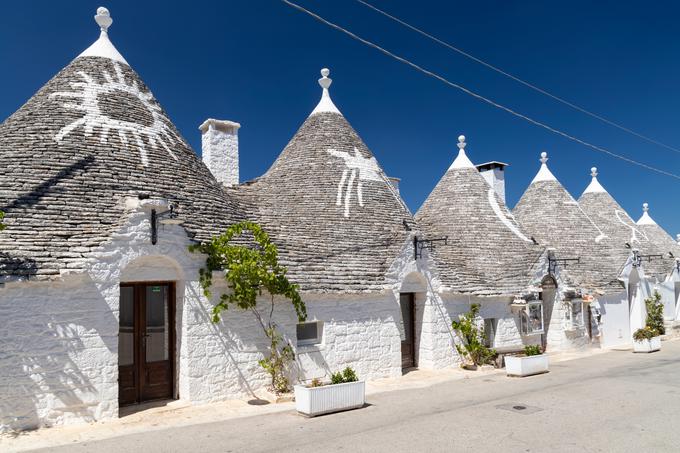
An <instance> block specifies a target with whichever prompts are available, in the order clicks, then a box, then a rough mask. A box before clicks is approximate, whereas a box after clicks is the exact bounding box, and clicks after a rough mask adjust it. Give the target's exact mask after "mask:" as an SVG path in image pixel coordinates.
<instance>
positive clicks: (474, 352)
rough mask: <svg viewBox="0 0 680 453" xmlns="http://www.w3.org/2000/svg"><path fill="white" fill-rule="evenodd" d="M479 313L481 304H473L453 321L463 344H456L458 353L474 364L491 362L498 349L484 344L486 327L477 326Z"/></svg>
mask: <svg viewBox="0 0 680 453" xmlns="http://www.w3.org/2000/svg"><path fill="white" fill-rule="evenodd" d="M478 314H479V304H472V305H471V306H470V311H469V312H467V313H465V314H463V315H460V316H459V321H453V322H452V323H451V327H453V330H455V331H456V333H457V334H458V336H459V337H460V339H461V340H462V344H456V350H457V351H458V354H460V355H461V357H463V359H465V360H469V361H471V362H472V363H473V364H474V365H484V364H485V363H490V362H491V361H492V360H493V359H494V358H495V357H496V355H497V354H496V351H495V350H494V349H490V348H488V347H486V346H485V345H484V339H485V334H484V329H480V328H479V327H477V322H476V318H477V315H478Z"/></svg>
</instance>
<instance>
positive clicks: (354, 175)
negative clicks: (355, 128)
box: [328, 147, 384, 217]
mask: <svg viewBox="0 0 680 453" xmlns="http://www.w3.org/2000/svg"><path fill="white" fill-rule="evenodd" d="M328 153H329V154H330V155H332V156H335V157H339V158H341V159H343V160H344V161H345V166H346V168H345V169H344V170H343V172H342V177H341V178H340V183H339V184H338V195H337V198H336V201H335V204H336V205H337V206H342V203H343V201H342V198H343V193H344V198H345V202H344V203H345V217H349V203H350V200H351V198H352V188H353V185H354V180H355V179H356V180H357V199H358V200H359V206H362V207H363V206H364V194H363V187H362V183H361V182H362V181H384V178H383V177H382V171H381V170H380V167H379V166H378V161H376V160H375V157H370V158H366V157H364V156H362V155H361V153H360V152H359V150H358V149H357V148H356V147H355V148H354V155H352V154H351V153H346V152H344V151H337V150H335V149H329V150H328ZM348 177H349V178H348Z"/></svg>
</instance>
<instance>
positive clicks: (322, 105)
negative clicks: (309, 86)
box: [309, 68, 340, 116]
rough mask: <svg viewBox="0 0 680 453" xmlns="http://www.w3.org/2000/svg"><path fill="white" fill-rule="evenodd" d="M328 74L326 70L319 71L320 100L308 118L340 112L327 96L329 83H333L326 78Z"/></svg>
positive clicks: (328, 95) (329, 96)
mask: <svg viewBox="0 0 680 453" xmlns="http://www.w3.org/2000/svg"><path fill="white" fill-rule="evenodd" d="M330 73H331V71H330V70H329V69H328V68H323V69H322V70H321V78H320V79H319V85H321V88H323V91H322V93H321V100H320V101H319V103H318V104H317V106H316V108H315V109H314V110H312V113H310V115H309V116H312V115H314V114H315V113H322V112H330V113H340V110H338V108H337V107H336V106H335V104H333V101H332V100H331V95H330V94H328V88H329V87H330V86H331V83H333V80H332V79H331V78H330V77H328V75H329V74H330Z"/></svg>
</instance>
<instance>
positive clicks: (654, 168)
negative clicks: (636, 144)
mask: <svg viewBox="0 0 680 453" xmlns="http://www.w3.org/2000/svg"><path fill="white" fill-rule="evenodd" d="M281 1H282V2H283V3H285V4H286V5H288V6H290V7H292V8H294V9H297V10H298V11H301V12H303V13H305V14H307V15H309V16H311V17H313V18H314V19H316V20H318V21H319V22H321V23H323V24H325V25H328V26H329V27H331V28H334V29H336V30H338V31H341V32H342V33H345V34H346V35H348V36H349V37H351V38H352V39H355V40H357V41H359V42H361V43H363V44H365V45H367V46H369V47H371V48H373V49H375V50H378V51H379V52H381V53H383V54H385V55H387V56H388V57H390V58H393V59H395V60H397V61H399V62H401V63H403V64H405V65H408V66H410V67H412V68H413V69H415V70H417V71H420V72H422V73H423V74H425V75H427V76H430V77H433V78H435V79H437V80H439V81H440V82H443V83H445V84H446V85H449V86H451V87H453V88H456V89H458V90H460V91H462V92H464V93H465V94H468V95H470V96H472V97H474V98H476V99H479V100H481V101H484V102H486V103H487V104H490V105H492V106H494V107H496V108H498V109H500V110H503V111H505V112H507V113H510V114H511V115H514V116H516V117H518V118H521V119H523V120H525V121H527V122H529V123H531V124H534V125H536V126H539V127H542V128H543V129H546V130H548V131H550V132H552V133H554V134H557V135H560V136H562V137H564V138H567V139H569V140H572V141H574V142H576V143H580V144H581V145H584V146H587V147H589V148H592V149H594V150H596V151H599V152H601V153H604V154H607V155H609V156H612V157H615V158H617V159H621V160H623V161H625V162H628V163H630V164H634V165H637V166H639V167H642V168H645V169H647V170H651V171H654V172H657V173H660V174H662V175H666V176H670V177H672V178H675V179H680V176H679V175H676V174H674V173H670V172H668V171H665V170H661V169H659V168H656V167H652V166H651V165H647V164H645V163H642V162H638V161H636V160H634V159H631V158H629V157H626V156H623V155H621V154H617V153H615V152H612V151H609V150H608V149H605V148H602V147H601V146H598V145H594V144H592V143H589V142H587V141H585V140H581V139H580V138H577V137H575V136H573V135H570V134H568V133H566V132H562V131H560V130H558V129H555V128H554V127H552V126H549V125H547V124H545V123H542V122H540V121H537V120H535V119H533V118H530V117H528V116H526V115H523V114H521V113H518V112H516V111H514V110H512V109H510V108H508V107H505V106H504V105H501V104H498V103H497V102H494V101H492V100H490V99H488V98H485V97H484V96H482V95H480V94H477V93H475V92H474V91H471V90H469V89H467V88H465V87H463V86H461V85H458V84H456V83H454V82H451V81H450V80H448V79H446V78H444V77H442V76H440V75H439V74H436V73H434V72H432V71H429V70H427V69H425V68H423V67H421V66H419V65H417V64H416V63H413V62H411V61H409V60H407V59H405V58H403V57H400V56H399V55H396V54H394V53H392V52H390V51H389V50H386V49H384V48H382V47H380V46H379V45H377V44H375V43H373V42H371V41H368V40H366V39H364V38H361V37H360V36H357V35H356V34H354V33H352V32H351V31H349V30H347V29H345V28H343V27H341V26H339V25H336V24H334V23H333V22H330V21H328V20H326V19H324V18H323V17H321V16H319V15H318V14H315V13H313V12H312V11H309V10H308V9H305V8H303V7H302V6H300V5H298V4H296V3H293V2H291V1H289V0H281Z"/></svg>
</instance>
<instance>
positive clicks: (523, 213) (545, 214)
mask: <svg viewBox="0 0 680 453" xmlns="http://www.w3.org/2000/svg"><path fill="white" fill-rule="evenodd" d="M547 160H548V158H547V154H546V153H542V154H541V169H540V170H539V172H538V174H537V175H536V178H534V180H533V181H532V183H531V184H530V185H529V187H528V188H527V189H526V191H525V192H524V194H523V195H522V197H521V198H520V200H519V202H518V203H517V205H516V206H515V208H514V209H513V213H514V214H515V218H516V219H517V221H518V222H519V224H520V225H521V226H522V227H523V228H524V229H525V231H527V232H528V233H529V234H531V235H532V236H533V237H534V238H535V239H536V240H538V241H539V242H540V243H541V244H543V245H547V246H550V247H553V248H555V253H556V258H557V259H568V258H579V259H580V263H578V264H576V263H568V265H567V266H566V269H565V273H566V275H568V276H569V279H570V280H571V282H572V284H574V285H578V286H580V287H582V288H584V289H591V290H599V291H605V292H607V291H612V290H618V289H619V288H620V287H621V284H620V283H619V282H618V280H617V279H618V276H619V274H620V271H621V269H622V268H623V265H624V264H625V258H623V257H622V255H621V254H620V253H616V252H613V251H612V249H611V247H610V246H608V243H607V235H606V234H605V233H604V232H603V231H602V230H601V229H599V228H598V226H597V225H596V224H595V222H593V221H592V219H590V218H589V217H588V215H587V214H586V213H585V212H584V211H583V210H582V209H581V207H580V206H579V204H578V203H577V201H576V200H574V198H573V197H572V196H571V195H570V194H569V192H567V190H566V189H565V188H564V187H563V186H562V184H560V182H559V181H558V180H557V178H555V176H554V175H553V174H552V173H551V172H550V170H549V169H548V166H547Z"/></svg>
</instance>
